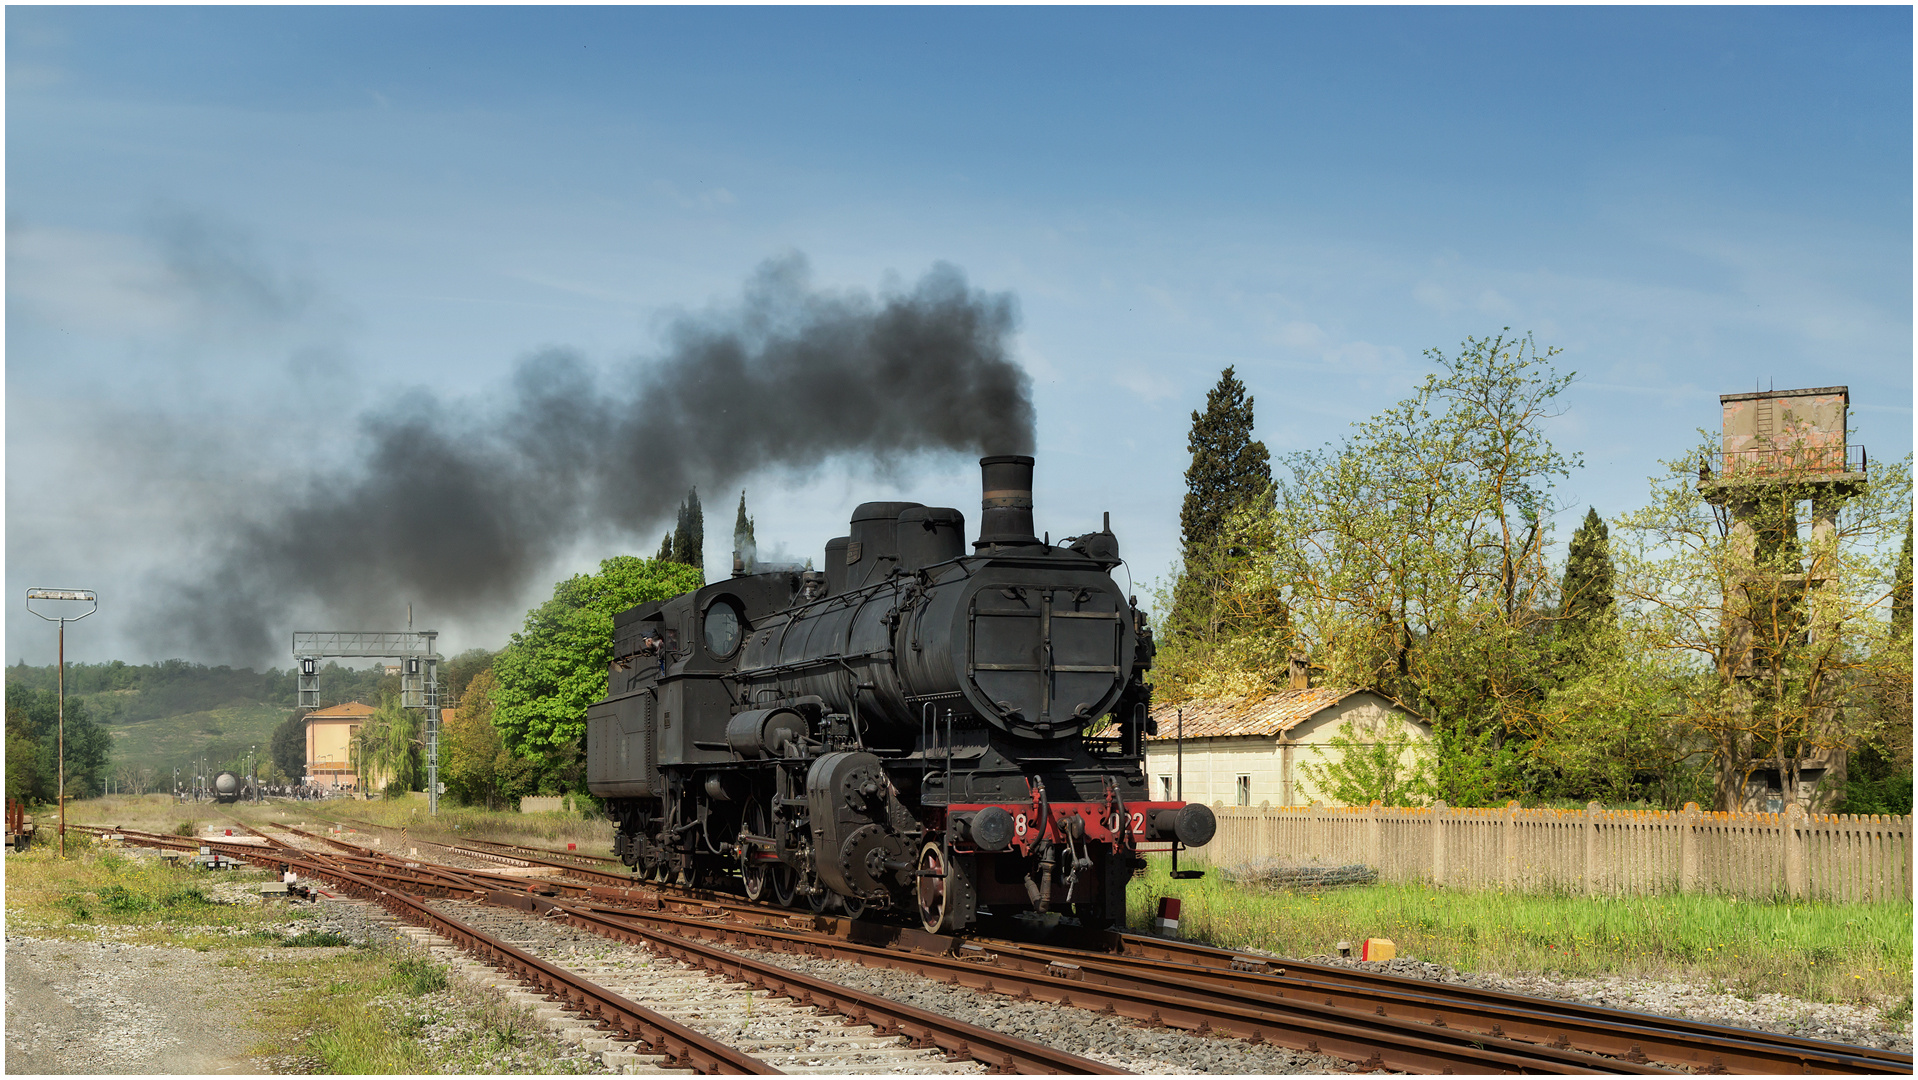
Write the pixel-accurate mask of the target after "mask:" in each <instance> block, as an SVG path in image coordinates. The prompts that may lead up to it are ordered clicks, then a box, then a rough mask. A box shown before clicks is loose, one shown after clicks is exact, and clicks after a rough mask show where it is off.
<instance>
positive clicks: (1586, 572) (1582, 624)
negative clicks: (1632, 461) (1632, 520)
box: [1559, 507, 1617, 634]
mask: <svg viewBox="0 0 1918 1080" xmlns="http://www.w3.org/2000/svg"><path fill="white" fill-rule="evenodd" d="M1613 577H1614V573H1613V568H1612V544H1611V533H1610V531H1609V530H1608V529H1606V527H1605V519H1604V518H1601V517H1599V516H1598V511H1597V510H1596V509H1595V508H1592V507H1587V508H1586V510H1585V520H1584V521H1583V522H1581V523H1580V524H1579V526H1578V529H1577V530H1576V531H1574V532H1573V533H1572V542H1571V545H1570V548H1569V550H1568V551H1567V552H1566V558H1565V577H1564V578H1563V579H1562V582H1561V584H1560V586H1559V613H1560V615H1561V616H1563V618H1564V620H1565V622H1566V624H1567V627H1568V628H1569V629H1570V630H1571V631H1572V632H1573V633H1574V634H1590V633H1592V632H1594V631H1595V630H1598V629H1600V628H1602V627H1604V626H1607V625H1610V623H1611V622H1612V620H1613V616H1614V611H1615V609H1616V607H1617V601H1616V598H1615V597H1614V595H1613V588H1614V586H1613Z"/></svg>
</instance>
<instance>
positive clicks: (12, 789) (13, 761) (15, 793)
mask: <svg viewBox="0 0 1918 1080" xmlns="http://www.w3.org/2000/svg"><path fill="white" fill-rule="evenodd" d="M40 757H41V753H40V743H39V740H38V739H36V738H35V737H34V732H33V725H32V724H31V723H29V722H28V720H27V710H26V708H25V706H23V705H21V704H19V703H18V702H16V701H15V700H14V697H13V695H12V694H11V693H9V694H8V695H7V798H9V799H19V800H20V801H21V802H37V801H39V800H40V799H41V798H42V795H41V791H42V788H43V784H44V781H43V779H42V777H41V776H40Z"/></svg>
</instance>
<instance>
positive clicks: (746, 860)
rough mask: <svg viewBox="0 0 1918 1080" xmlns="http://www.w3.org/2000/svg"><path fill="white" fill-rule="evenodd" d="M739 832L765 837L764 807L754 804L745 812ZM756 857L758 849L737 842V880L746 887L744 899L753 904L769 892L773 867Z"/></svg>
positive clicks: (742, 841)
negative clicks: (743, 821) (742, 825)
mask: <svg viewBox="0 0 1918 1080" xmlns="http://www.w3.org/2000/svg"><path fill="white" fill-rule="evenodd" d="M740 831H741V832H745V833H750V834H752V835H754V836H765V835H766V833H767V829H766V809H765V807H762V806H760V805H759V804H758V803H754V804H753V805H752V807H751V808H749V809H748V810H747V811H746V821H745V825H744V827H743V828H742V829H741V830H740ZM758 856H759V850H758V848H756V847H754V846H753V845H751V844H748V843H746V842H745V841H744V840H741V841H740V842H739V880H740V883H741V884H743V885H745V886H746V899H748V900H751V901H754V902H755V903H757V902H758V901H760V900H764V899H765V898H766V894H767V893H768V892H769V891H771V890H770V889H769V886H770V885H771V884H772V876H773V872H772V867H773V865H774V864H772V863H769V862H762V861H760V859H759V858H758Z"/></svg>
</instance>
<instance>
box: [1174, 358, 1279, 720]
mask: <svg viewBox="0 0 1918 1080" xmlns="http://www.w3.org/2000/svg"><path fill="white" fill-rule="evenodd" d="M1252 424H1253V402H1252V398H1251V397H1250V396H1248V395H1247V394H1246V392H1245V384H1244V383H1242V382H1240V381H1239V380H1238V377H1237V376H1236V374H1235V373H1234V371H1233V369H1232V368H1229V367H1228V368H1226V369H1225V370H1224V371H1223V372H1221V373H1220V375H1219V382H1218V385H1216V386H1214V387H1213V388H1212V389H1211V390H1210V391H1208V392H1207V394H1206V404H1205V411H1204V412H1199V411H1197V410H1194V411H1193V413H1192V428H1191V431H1190V432H1189V433H1188V435H1187V438H1186V448H1187V450H1188V451H1189V452H1190V453H1191V455H1192V458H1191V463H1190V464H1189V466H1188V467H1187V468H1186V472H1185V482H1186V495H1185V502H1184V504H1183V505H1182V506H1181V507H1180V511H1179V531H1180V559H1179V565H1178V567H1177V568H1176V570H1175V573H1174V575H1173V579H1172V584H1171V585H1170V586H1169V587H1165V588H1161V589H1159V590H1158V591H1157V595H1156V597H1155V601H1156V604H1155V606H1156V607H1157V608H1158V610H1159V611H1161V612H1163V613H1164V616H1163V619H1162V622H1161V626H1160V631H1161V647H1162V648H1161V652H1160V654H1159V657H1158V659H1157V660H1156V661H1155V667H1154V671H1153V675H1152V681H1153V686H1154V689H1155V693H1157V694H1158V696H1159V697H1160V698H1161V700H1165V701H1180V700H1184V699H1186V698H1189V697H1236V696H1243V695H1249V694H1257V693H1261V692H1263V691H1265V690H1267V689H1270V688H1271V686H1272V684H1273V681H1274V680H1275V679H1277V678H1281V677H1282V675H1283V672H1284V670H1285V666H1286V660H1287V656H1288V649H1289V645H1290V641H1291V634H1290V628H1289V626H1288V625H1287V618H1286V609H1285V602H1284V600H1283V598H1282V595H1281V590H1280V588H1279V585H1278V583H1277V581H1276V580H1275V579H1274V577H1273V574H1272V539H1271V522H1270V520H1269V516H1270V510H1271V507H1272V499H1273V494H1272V466H1271V459H1270V456H1269V455H1268V454H1267V453H1266V449H1265V444H1264V443H1262V442H1260V441H1258V440H1256V439H1254V438H1253V437H1252Z"/></svg>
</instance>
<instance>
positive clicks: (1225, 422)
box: [1179, 367, 1272, 559]
mask: <svg viewBox="0 0 1918 1080" xmlns="http://www.w3.org/2000/svg"><path fill="white" fill-rule="evenodd" d="M1186 449H1187V451H1188V452H1189V453H1191V455H1192V463H1191V464H1190V465H1189V466H1187V467H1186V470H1185V488H1186V492H1185V502H1184V503H1183V504H1182V505H1181V506H1180V508H1179V539H1180V542H1181V544H1182V545H1183V547H1184V554H1185V557H1186V558H1187V559H1191V558H1192V557H1193V555H1194V554H1195V552H1196V551H1198V550H1199V549H1202V548H1204V547H1205V546H1206V545H1208V544H1209V543H1211V542H1212V540H1213V539H1214V538H1215V537H1216V536H1217V535H1218V534H1219V531H1220V530H1221V529H1223V528H1224V527H1225V520H1226V516H1227V515H1228V514H1230V513H1231V512H1232V511H1234V510H1236V509H1238V508H1240V507H1242V506H1252V507H1269V506H1270V505H1271V504H1272V463H1271V459H1270V457H1269V456H1268V455H1267V454H1266V450H1265V444H1264V443H1263V442H1260V441H1258V440H1257V439H1254V438H1253V437H1252V398H1251V397H1249V396H1247V394H1246V392H1245V384H1244V383H1242V382H1240V381H1239V380H1238V378H1237V377H1236V376H1235V375H1234V374H1233V369H1232V368H1229V367H1228V368H1226V369H1225V370H1224V371H1223V372H1221V373H1220V374H1219V384H1218V385H1217V386H1214V387H1213V388H1212V389H1211V390H1210V391H1208V392H1207V393H1206V395H1205V412H1204V413H1200V412H1199V411H1197V410H1196V409H1195V410H1193V413H1192V430H1191V432H1190V433H1189V434H1188V435H1187V436H1186Z"/></svg>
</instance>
